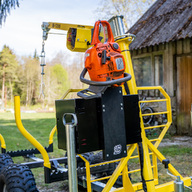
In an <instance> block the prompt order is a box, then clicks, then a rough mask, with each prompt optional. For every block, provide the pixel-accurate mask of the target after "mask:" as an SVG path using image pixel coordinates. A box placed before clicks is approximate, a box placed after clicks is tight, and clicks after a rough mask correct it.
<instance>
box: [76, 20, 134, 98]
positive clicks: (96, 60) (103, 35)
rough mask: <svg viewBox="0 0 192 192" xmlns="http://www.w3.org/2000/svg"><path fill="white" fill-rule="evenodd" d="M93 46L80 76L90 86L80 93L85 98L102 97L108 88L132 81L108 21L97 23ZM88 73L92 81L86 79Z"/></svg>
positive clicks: (86, 56)
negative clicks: (126, 71)
mask: <svg viewBox="0 0 192 192" xmlns="http://www.w3.org/2000/svg"><path fill="white" fill-rule="evenodd" d="M91 45H93V47H91V48H89V49H87V51H86V52H85V68H84V69H83V71H82V73H81V75H80V80H81V81H82V82H83V83H86V84H89V85H90V87H89V88H88V89H85V90H83V91H80V92H79V93H78V96H80V97H83V98H93V97H98V96H99V97H100V96H101V93H103V92H104V91H105V90H106V88H107V87H109V86H120V85H122V84H123V83H124V82H126V81H128V80H130V79H131V75H130V74H127V73H124V71H125V61H124V57H123V55H122V54H121V49H120V47H119V45H118V44H117V43H115V41H114V37H113V33H112V30H111V27H110V24H109V23H108V22H107V21H104V20H103V21H97V22H96V23H95V26H94V31H93V37H92V42H91ZM87 71H88V73H89V76H90V80H88V79H85V78H84V76H85V74H86V72H87ZM90 92H92V93H90ZM93 93H94V94H93Z"/></svg>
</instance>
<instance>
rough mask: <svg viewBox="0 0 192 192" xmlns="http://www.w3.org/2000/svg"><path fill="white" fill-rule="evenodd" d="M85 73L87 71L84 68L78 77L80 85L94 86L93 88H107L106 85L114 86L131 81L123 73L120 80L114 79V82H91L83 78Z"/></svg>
mask: <svg viewBox="0 0 192 192" xmlns="http://www.w3.org/2000/svg"><path fill="white" fill-rule="evenodd" d="M86 73H87V69H86V68H84V69H83V71H82V72H81V75H80V81H81V82H82V83H85V84H88V85H94V86H108V85H114V84H121V83H123V82H126V81H129V80H130V79H131V75H130V74H128V73H124V77H123V78H121V79H115V80H110V81H91V80H88V79H85V78H84V77H85V74H86Z"/></svg>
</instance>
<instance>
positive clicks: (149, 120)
mask: <svg viewBox="0 0 192 192" xmlns="http://www.w3.org/2000/svg"><path fill="white" fill-rule="evenodd" d="M150 113H154V111H153V109H152V108H151V107H146V108H144V109H142V114H150ZM153 120H154V115H149V116H143V123H144V125H148V126H149V125H151V123H152V122H153Z"/></svg>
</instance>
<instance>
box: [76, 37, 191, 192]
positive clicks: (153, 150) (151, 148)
mask: <svg viewBox="0 0 192 192" xmlns="http://www.w3.org/2000/svg"><path fill="white" fill-rule="evenodd" d="M132 40H133V39H132V37H131V36H130V37H129V36H127V37H122V38H119V39H117V40H116V42H117V43H118V44H119V46H120V48H121V51H122V55H123V56H124V58H125V62H126V72H127V73H129V74H131V76H132V78H131V80H130V81H128V82H127V83H128V87H129V90H130V94H138V91H139V90H158V91H159V92H160V93H161V94H162V95H163V97H164V98H163V99H158V100H145V101H140V102H139V107H140V104H141V103H144V102H145V103H157V102H166V111H161V112H154V113H150V114H142V112H141V109H140V120H141V132H142V134H141V135H142V145H143V153H144V168H143V175H144V179H145V181H146V186H147V192H165V191H166V192H173V191H174V185H173V181H172V182H168V183H165V184H162V185H158V167H157V158H158V159H159V160H160V161H161V162H162V161H163V160H164V159H166V158H165V157H164V156H163V155H162V154H161V153H160V152H159V150H158V149H157V148H158V146H159V144H160V142H161V141H162V139H163V137H164V136H165V134H166V132H167V130H168V129H169V127H170V125H171V123H172V111H171V100H170V97H169V96H168V94H167V93H166V92H165V90H164V89H163V88H162V87H161V86H156V87H154V86H152V87H137V86H136V81H135V75H134V70H133V65H132V60H131V56H130V52H129V45H130V43H131V42H132ZM161 114H166V115H167V123H166V124H163V125H156V126H150V127H145V126H144V123H143V116H149V115H161ZM154 128H155V129H156V128H161V129H163V130H162V131H161V133H160V135H159V136H158V138H157V139H152V140H149V139H148V138H147V137H146V134H145V130H146V129H154ZM136 147H137V148H138V146H137V144H132V145H129V146H128V151H127V157H126V158H122V159H119V160H115V161H109V162H104V163H100V164H94V165H90V164H89V162H88V161H87V160H86V159H85V158H84V157H83V156H82V155H79V156H80V157H81V158H82V159H83V160H84V161H85V165H86V179H87V191H88V192H91V191H92V188H91V183H92V182H95V181H101V180H105V179H108V182H107V184H106V186H105V188H104V189H103V190H102V192H109V191H111V188H112V187H113V185H114V183H115V182H116V180H117V178H118V177H119V176H120V175H122V176H123V187H121V188H118V189H115V190H113V192H128V191H129V192H135V191H138V190H141V191H143V190H142V189H143V187H142V183H141V182H139V183H135V184H132V183H131V181H130V180H129V177H128V174H129V173H135V172H140V171H141V170H140V169H137V170H132V171H128V168H127V166H128V163H129V160H130V159H134V158H139V155H132V154H133V152H134V150H135V149H136ZM117 161H119V162H120V163H119V165H118V166H117V168H116V170H115V171H114V173H113V174H112V175H111V176H108V177H103V178H99V179H91V172H90V167H93V166H99V165H103V164H107V163H113V162H117ZM168 169H169V171H170V172H171V173H172V174H173V175H175V176H180V177H181V179H182V180H183V181H184V185H186V186H190V185H191V178H190V177H185V178H183V177H182V176H181V175H180V174H179V172H178V171H177V170H176V169H175V168H174V167H173V166H172V165H171V164H169V165H168Z"/></svg>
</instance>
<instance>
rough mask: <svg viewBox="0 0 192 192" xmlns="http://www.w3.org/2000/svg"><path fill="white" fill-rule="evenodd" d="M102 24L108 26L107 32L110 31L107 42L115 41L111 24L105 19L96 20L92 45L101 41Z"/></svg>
mask: <svg viewBox="0 0 192 192" xmlns="http://www.w3.org/2000/svg"><path fill="white" fill-rule="evenodd" d="M100 24H102V25H103V26H107V33H108V41H107V42H114V37H113V32H112V30H111V26H110V24H109V23H108V22H107V21H105V20H101V21H97V22H95V26H94V31H93V38H92V42H91V45H95V44H97V43H100V41H99V25H100Z"/></svg>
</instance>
